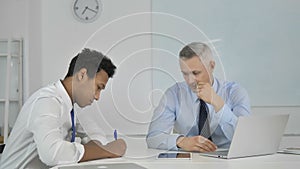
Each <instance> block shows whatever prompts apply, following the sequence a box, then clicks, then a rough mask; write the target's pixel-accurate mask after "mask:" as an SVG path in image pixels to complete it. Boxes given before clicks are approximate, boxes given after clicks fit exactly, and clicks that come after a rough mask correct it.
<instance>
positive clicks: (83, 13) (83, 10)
mask: <svg viewBox="0 0 300 169" xmlns="http://www.w3.org/2000/svg"><path fill="white" fill-rule="evenodd" d="M88 8H89V7H88V6H86V7H85V8H84V10H83V11H82V13H81V15H83V14H84V13H85V11H86V10H87V9H88Z"/></svg>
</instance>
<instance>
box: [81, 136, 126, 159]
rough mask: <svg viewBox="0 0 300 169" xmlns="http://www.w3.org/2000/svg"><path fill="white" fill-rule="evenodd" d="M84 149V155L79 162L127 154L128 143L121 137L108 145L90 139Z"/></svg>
mask: <svg viewBox="0 0 300 169" xmlns="http://www.w3.org/2000/svg"><path fill="white" fill-rule="evenodd" d="M84 149H85V152H84V155H83V157H82V159H81V160H80V161H79V162H84V161H89V160H95V159H102V158H116V157H121V156H123V155H124V154H125V151H126V143H125V142H124V140H121V139H119V140H116V141H113V142H110V143H108V144H107V145H101V144H100V143H99V142H96V141H90V142H88V143H87V144H85V145H84Z"/></svg>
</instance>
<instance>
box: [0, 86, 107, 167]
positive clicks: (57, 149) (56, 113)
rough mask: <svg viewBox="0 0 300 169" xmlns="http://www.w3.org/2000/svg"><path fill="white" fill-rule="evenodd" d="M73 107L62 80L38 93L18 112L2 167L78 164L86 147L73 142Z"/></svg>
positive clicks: (3, 156) (5, 150)
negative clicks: (71, 136) (71, 131)
mask: <svg viewBox="0 0 300 169" xmlns="http://www.w3.org/2000/svg"><path fill="white" fill-rule="evenodd" d="M72 108H73V105H72V102H71V99H70V97H69V95H68V94H67V92H66V90H65V88H64V87H63V85H62V83H61V81H58V82H56V83H54V84H51V85H48V86H47V87H44V88H42V89H40V90H38V91H37V92H35V93H34V94H33V95H32V96H31V97H30V98H29V99H28V100H27V101H26V103H25V104H24V105H23V107H22V109H21V111H20V113H19V116H18V118H17V120H16V122H15V125H14V127H13V130H12V132H11V133H10V136H9V138H8V140H7V142H6V146H5V149H4V152H3V154H2V157H1V163H0V164H1V165H0V168H9V169H13V168H17V169H20V168H21V169H22V168H31V167H33V168H41V167H42V166H44V167H47V166H54V165H60V164H67V163H77V162H78V161H79V160H80V159H81V158H82V157H83V154H84V146H83V145H82V144H81V143H78V142H73V143H71V142H70V140H71V139H70V134H69V133H70V130H71V127H72V123H71V115H70V112H71V110H72ZM101 138H102V137H101ZM99 141H100V142H101V141H102V140H99ZM32 163H35V164H32ZM37 163H39V164H37ZM34 166H35V167H34Z"/></svg>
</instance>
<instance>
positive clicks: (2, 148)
mask: <svg viewBox="0 0 300 169" xmlns="http://www.w3.org/2000/svg"><path fill="white" fill-rule="evenodd" d="M4 147H5V144H0V154H1V153H2V152H3V150H4Z"/></svg>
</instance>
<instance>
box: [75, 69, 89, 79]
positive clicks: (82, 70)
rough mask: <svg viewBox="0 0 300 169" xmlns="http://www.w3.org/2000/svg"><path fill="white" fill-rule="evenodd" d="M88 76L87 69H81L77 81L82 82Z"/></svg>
mask: <svg viewBox="0 0 300 169" xmlns="http://www.w3.org/2000/svg"><path fill="white" fill-rule="evenodd" d="M86 75H87V70H86V68H81V69H80V70H79V71H78V73H77V79H78V80H79V81H81V80H82V79H83V78H84V77H85V76H86Z"/></svg>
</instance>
